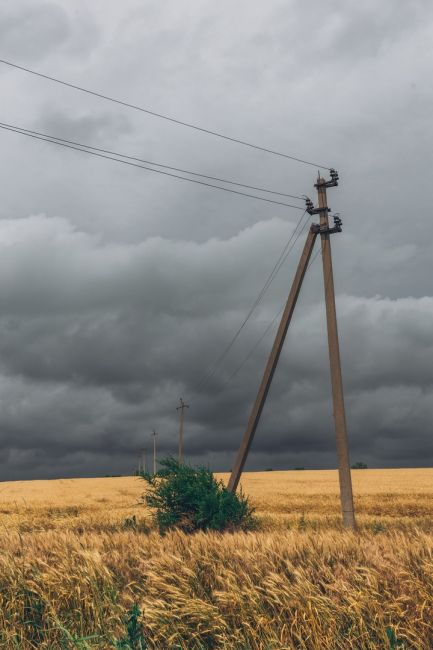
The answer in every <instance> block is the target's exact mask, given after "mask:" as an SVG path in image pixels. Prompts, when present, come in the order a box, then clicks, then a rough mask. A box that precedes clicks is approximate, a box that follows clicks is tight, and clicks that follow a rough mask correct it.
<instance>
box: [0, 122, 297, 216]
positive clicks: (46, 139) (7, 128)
mask: <svg viewBox="0 0 433 650" xmlns="http://www.w3.org/2000/svg"><path fill="white" fill-rule="evenodd" d="M0 129H3V130H5V131H11V132H12V133H19V134H20V135H25V136H27V137H29V138H34V139H35V140H42V141H43V142H50V143H51V144H56V145H58V146H59V147H66V148H67V149H74V150H75V151H82V152H83V153H87V154H89V155H91V156H97V157H98V158H105V159H106V160H112V161H114V162H118V163H122V164H123V165H129V166H130V167H138V168H139V169H145V170H147V171H149V172H155V173H156V174H162V175H163V176H169V177H171V178H177V179H178V180H182V181H188V182H190V183H196V184H197V185H203V186H204V187H211V188H213V189H215V190H222V191H223V192H230V193H231V194H237V195H239V196H246V197H248V198H250V199H256V200H257V201H265V202H266V203H273V204H275V205H283V206H285V207H287V208H294V209H295V210H304V208H301V207H300V206H299V205H292V204H290V203H284V202H283V201H275V200H274V199H267V198H265V197H264V196H257V195H256V194H248V193H247V192H239V191H238V190H231V189H230V188H228V187H222V186H221V185H213V184H212V183H206V182H205V181H199V180H196V179H194V178H187V177H186V176H179V174H172V173H171V172H166V171H162V170H161V169H153V168H152V167H147V166H145V165H139V164H138V163H134V162H130V161H129V160H123V159H121V158H115V157H113V156H108V155H106V154H102V153H97V152H96V151H91V150H90V149H89V148H87V146H86V145H80V146H73V145H71V144H66V143H65V142H60V141H58V140H56V139H52V138H51V136H46V137H42V136H39V135H33V134H32V133H27V132H26V131H22V130H21V129H20V128H19V127H15V126H4V125H0ZM80 147H85V148H80ZM119 155H121V154H119Z"/></svg>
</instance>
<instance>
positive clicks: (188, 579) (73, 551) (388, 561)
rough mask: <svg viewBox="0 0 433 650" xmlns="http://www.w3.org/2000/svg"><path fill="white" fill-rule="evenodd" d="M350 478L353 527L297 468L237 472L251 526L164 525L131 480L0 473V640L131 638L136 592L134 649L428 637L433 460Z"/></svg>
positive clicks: (327, 490)
mask: <svg viewBox="0 0 433 650" xmlns="http://www.w3.org/2000/svg"><path fill="white" fill-rule="evenodd" d="M353 479H354V491H355V495H356V507H357V511H358V521H359V532H358V533H357V534H356V535H355V534H352V533H348V532H345V531H343V530H342V529H341V525H340V516H339V502H338V484H337V474H336V472H334V471H317V472H315V471H299V472H261V473H252V474H245V475H244V478H243V482H242V483H243V489H244V491H245V492H246V493H247V494H248V495H249V496H250V498H251V501H252V503H253V504H254V505H255V506H256V507H257V514H258V518H259V521H260V529H259V530H257V531H255V532H253V533H236V534H227V535H220V534H216V533H212V534H197V535H194V536H186V535H184V534H181V533H176V532H175V533H171V534H169V535H167V536H165V537H164V538H161V537H160V536H159V535H158V533H157V532H155V531H153V530H150V529H149V513H148V512H146V510H145V508H144V507H143V506H142V505H141V503H140V496H141V494H142V493H143V490H144V485H143V482H142V481H141V480H140V479H136V478H132V477H125V478H104V479H63V480H58V481H32V482H24V481H22V482H14V483H1V484H0V524H1V532H0V648H5V649H6V650H7V649H9V648H15V649H16V648H20V649H27V648H29V649H30V648H41V649H50V650H51V649H53V650H55V649H56V648H82V649H85V648H101V649H104V648H116V647H117V648H120V647H123V648H128V647H133V646H128V645H127V644H126V639H125V636H127V631H126V626H125V617H126V614H127V612H128V611H129V610H131V608H132V606H133V605H134V604H137V605H138V607H139V609H140V611H141V615H140V617H139V621H138V622H139V624H140V625H141V629H142V631H143V638H145V639H146V645H144V643H143V644H142V647H143V648H144V647H148V648H158V649H161V650H169V649H171V648H173V649H175V648H178V649H185V650H195V649H197V650H198V649H207V648H215V649H217V648H221V649H223V648H224V649H227V650H232V649H233V650H244V649H245V650H248V649H251V650H259V649H263V650H274V649H275V650H280V649H281V650H282V649H283V648H293V649H295V648H296V649H297V648H299V649H301V648H302V649H309V650H310V649H311V650H313V649H314V650H315V649H318V650H322V649H323V650H335V649H340V648H341V650H346V649H356V650H358V649H359V650H362V649H364V648H366V649H373V648H374V649H376V648H380V649H382V648H383V649H386V648H389V649H393V650H397V649H398V650H403V649H409V648H410V649H412V648H413V649H417V650H418V649H419V650H431V649H432V648H433V469H412V470H357V471H355V472H353ZM134 516H135V523H134V521H133V517H134ZM122 639H124V642H123V641H122ZM122 643H123V645H122ZM136 647H137V648H139V647H140V646H139V645H136Z"/></svg>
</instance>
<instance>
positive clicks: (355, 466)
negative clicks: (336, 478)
mask: <svg viewBox="0 0 433 650" xmlns="http://www.w3.org/2000/svg"><path fill="white" fill-rule="evenodd" d="M351 468H352V469H368V465H366V464H365V463H362V462H361V461H358V462H357V463H354V464H353V465H352V466H351Z"/></svg>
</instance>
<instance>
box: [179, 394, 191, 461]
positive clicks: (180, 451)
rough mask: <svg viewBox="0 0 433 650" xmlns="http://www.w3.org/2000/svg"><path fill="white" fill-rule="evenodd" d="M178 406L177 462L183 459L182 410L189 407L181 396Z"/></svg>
mask: <svg viewBox="0 0 433 650" xmlns="http://www.w3.org/2000/svg"><path fill="white" fill-rule="evenodd" d="M179 401H180V406H178V407H177V408H176V411H180V424H179V463H182V461H183V420H184V415H183V412H184V410H185V409H189V405H188V404H185V402H184V401H183V399H182V398H180V400H179Z"/></svg>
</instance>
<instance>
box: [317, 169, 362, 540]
mask: <svg viewBox="0 0 433 650" xmlns="http://www.w3.org/2000/svg"><path fill="white" fill-rule="evenodd" d="M336 184H337V182H336V181H334V182H333V180H331V181H325V179H324V178H320V177H319V178H318V179H317V183H316V185H315V187H316V189H317V197H318V206H319V207H318V212H319V214H320V229H321V230H322V231H325V232H322V233H321V240H322V261H323V281H324V285H325V304H326V321H327V328H328V347H329V363H330V367H331V384H332V400H333V406H334V420H335V434H336V438H337V458H338V475H339V480H340V499H341V509H342V513H343V524H344V525H345V526H346V527H347V528H352V529H354V528H355V527H356V524H355V512H354V507H353V494H352V478H351V474H350V461H349V444H348V440H347V427H346V412H345V408H344V395H343V379H342V375H341V362H340V347H339V343H338V327H337V313H336V310H335V294H334V276H333V272H332V257H331V241H330V236H329V232H327V231H329V220H328V212H329V208H328V203H327V196H326V188H327V187H333V185H336Z"/></svg>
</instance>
